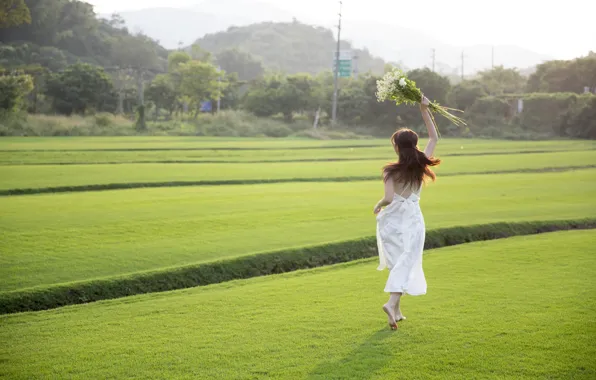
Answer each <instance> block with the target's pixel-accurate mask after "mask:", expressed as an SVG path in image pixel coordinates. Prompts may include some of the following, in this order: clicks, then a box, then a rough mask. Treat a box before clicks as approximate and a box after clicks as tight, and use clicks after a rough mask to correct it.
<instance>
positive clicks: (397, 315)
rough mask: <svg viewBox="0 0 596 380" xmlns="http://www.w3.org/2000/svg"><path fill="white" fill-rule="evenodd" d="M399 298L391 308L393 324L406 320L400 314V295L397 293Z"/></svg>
mask: <svg viewBox="0 0 596 380" xmlns="http://www.w3.org/2000/svg"><path fill="white" fill-rule="evenodd" d="M399 295H400V297H399V298H398V300H397V303H396V304H395V307H394V308H393V310H394V311H395V322H399V321H401V320H404V319H406V317H404V315H403V314H402V313H401V307H400V304H401V296H402V293H399Z"/></svg>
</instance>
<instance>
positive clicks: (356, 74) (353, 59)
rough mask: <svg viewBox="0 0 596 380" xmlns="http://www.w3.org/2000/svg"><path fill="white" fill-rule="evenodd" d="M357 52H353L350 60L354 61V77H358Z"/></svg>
mask: <svg viewBox="0 0 596 380" xmlns="http://www.w3.org/2000/svg"><path fill="white" fill-rule="evenodd" d="M358 58H359V56H358V54H354V56H353V57H352V62H353V63H354V70H353V71H354V78H355V79H358Z"/></svg>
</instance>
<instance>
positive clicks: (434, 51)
mask: <svg viewBox="0 0 596 380" xmlns="http://www.w3.org/2000/svg"><path fill="white" fill-rule="evenodd" d="M432 50H433V73H434V72H435V57H436V50H435V49H432Z"/></svg>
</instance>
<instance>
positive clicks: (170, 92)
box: [145, 74, 177, 116]
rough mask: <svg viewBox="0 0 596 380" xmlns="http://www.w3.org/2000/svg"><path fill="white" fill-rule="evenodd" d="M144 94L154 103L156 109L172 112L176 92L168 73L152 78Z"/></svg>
mask: <svg viewBox="0 0 596 380" xmlns="http://www.w3.org/2000/svg"><path fill="white" fill-rule="evenodd" d="M145 94H146V96H147V98H148V99H149V100H151V101H153V102H154V103H155V106H156V108H157V110H159V109H160V108H164V109H167V110H168V111H169V113H170V115H171V114H172V112H174V108H175V107H176V98H177V94H176V91H175V89H174V85H173V84H172V81H171V78H170V76H169V75H167V74H160V75H157V76H156V77H155V78H153V81H152V82H151V84H150V85H149V87H148V88H147V90H146V92H145ZM156 116H157V112H156Z"/></svg>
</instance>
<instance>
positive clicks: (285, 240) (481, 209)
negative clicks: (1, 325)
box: [0, 169, 596, 291]
mask: <svg viewBox="0 0 596 380" xmlns="http://www.w3.org/2000/svg"><path fill="white" fill-rule="evenodd" d="M595 179H596V169H590V170H579V171H569V172H561V173H538V174H507V175H498V176H497V175H479V176H461V177H460V176H455V177H444V178H441V179H440V180H439V181H438V182H437V183H436V184H433V185H430V186H429V187H428V188H427V189H425V190H424V191H423V200H422V207H423V210H424V214H425V217H426V221H427V227H428V228H438V227H449V226H456V225H471V224H483V223H492V222H502V221H520V220H551V219H573V218H584V217H593V216H594V215H595V212H596V207H595V203H594V200H593V196H594V194H595V192H596V180H595ZM382 191H383V188H382V184H381V183H380V182H378V181H364V182H353V183H340V184H335V183H323V184H319V183H308V184H295V183H289V184H274V185H273V184H270V185H252V186H223V187H218V186H215V187H213V186H205V187H188V188H164V189H144V190H125V191H107V192H85V193H72V194H59V195H43V196H22V197H0V209H2V210H3V212H2V215H1V216H0V237H1V239H0V251H1V252H3V255H2V259H1V265H0V278H1V279H2V280H1V281H0V283H1V286H0V290H1V291H7V290H15V289H19V288H23V287H31V286H36V285H49V284H54V283H61V282H68V281H75V280H85V279H90V278H97V277H105V276H111V275H117V274H124V273H132V272H136V271H142V270H150V269H158V268H161V267H169V266H176V265H183V264H189V263H197V262H203V261H209V260H216V259H222V258H230V257H234V256H239V255H244V254H249V253H254V252H259V251H267V250H275V249H282V248H287V247H293V246H300V245H308V244H317V243H321V242H328V241H340V240H347V239H353V238H356V237H360V236H371V235H374V229H375V220H374V216H373V215H372V208H373V206H374V204H375V203H376V202H377V201H378V200H379V199H380V198H381V197H382ZM231 236H233V238H231Z"/></svg>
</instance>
